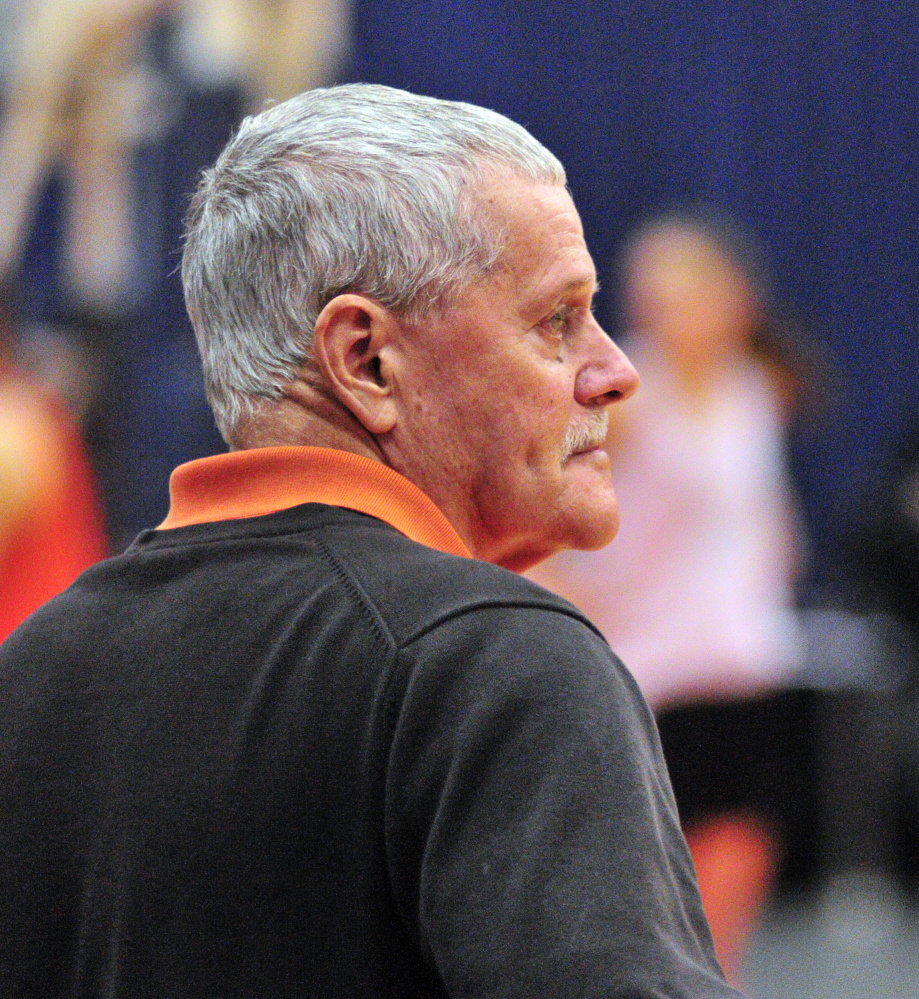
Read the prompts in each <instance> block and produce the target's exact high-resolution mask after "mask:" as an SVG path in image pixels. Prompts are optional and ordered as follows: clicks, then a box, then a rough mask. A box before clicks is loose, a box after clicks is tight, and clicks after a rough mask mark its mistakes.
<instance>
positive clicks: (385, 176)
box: [182, 84, 565, 441]
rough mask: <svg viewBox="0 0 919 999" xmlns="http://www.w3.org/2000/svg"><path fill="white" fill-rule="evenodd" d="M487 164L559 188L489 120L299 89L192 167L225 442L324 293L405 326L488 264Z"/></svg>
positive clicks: (272, 390)
mask: <svg viewBox="0 0 919 999" xmlns="http://www.w3.org/2000/svg"><path fill="white" fill-rule="evenodd" d="M496 170H498V171H501V170H505V171H508V172H510V173H512V174H514V175H516V176H520V177H521V178H523V179H525V180H528V181H531V182H533V183H547V184H557V185H563V184H564V183H565V172H564V169H563V167H562V165H561V163H559V161H558V160H557V159H556V158H555V156H553V155H552V153H550V152H549V151H548V150H547V149H546V148H545V147H543V146H542V145H541V144H540V143H539V142H537V141H536V139H534V138H533V137H532V136H531V135H530V134H529V132H527V131H526V129H524V128H522V127H521V126H520V125H517V124H515V123H514V122H512V121H510V120H509V119H507V118H505V117H503V116H502V115H499V114H496V113H495V112H493V111H488V110H486V109H484V108H480V107H476V106H474V105H472V104H462V103H457V102H453V101H441V100H435V99H433V98H430V97H420V96H416V95H414V94H409V93H406V92H404V91H401V90H394V89H392V88H390V87H382V86H375V85H368V84H351V85H347V86H341V87H330V88H324V89H317V90H311V91H308V92H306V93H304V94H301V95H299V96H298V97H294V98H292V99H291V100H288V101H285V102H284V103H283V104H278V105H275V106H273V107H270V108H268V109H267V110H265V111H263V112H262V113H261V114H258V115H256V116H254V117H251V118H247V119H245V120H244V121H243V123H242V125H241V126H240V129H239V131H238V132H237V134H236V135H235V137H234V138H233V139H232V140H231V141H230V143H229V144H228V145H227V147H226V149H224V151H223V153H222V154H221V155H220V157H219V159H218V160H217V163H216V164H215V166H214V167H213V168H212V169H210V170H206V171H204V174H203V175H202V179H201V182H200V184H199V186H198V190H197V191H196V193H195V195H194V198H193V199H192V202H191V206H190V209H189V213H188V217H187V220H186V234H185V249H184V255H183V258H182V280H183V283H184V286H185V299H186V304H187V306H188V312H189V315H190V316H191V321H192V325H193V326H194V329H195V335H196V337H197V339H198V347H199V349H200V351H201V357H202V361H203V365H204V377H205V386H206V388H207V394H208V399H209V401H210V404H211V408H212V409H213V411H214V416H215V418H216V421H217V426H218V427H219V429H220V431H221V433H222V434H223V436H224V437H225V438H226V440H227V441H232V438H233V436H234V434H235V431H236V429H237V428H238V426H239V425H240V422H241V421H242V420H243V419H245V418H247V417H249V416H251V415H252V414H253V413H254V412H256V411H257V409H258V407H259V403H260V400H264V399H266V398H267V399H277V398H279V397H280V396H281V395H282V392H283V388H284V386H285V385H286V384H287V383H288V382H290V380H291V379H292V378H293V377H294V375H295V373H296V371H297V369H298V368H299V367H300V366H301V365H302V364H303V363H304V362H305V361H306V358H307V356H308V353H309V350H310V346H311V342H312V336H313V330H314V326H315V323H316V319H317V318H318V316H319V313H320V312H321V311H322V309H323V308H324V307H325V305H326V304H327V303H328V302H329V301H331V299H333V298H334V297H335V296H336V295H338V294H342V293H343V292H348V291H350V292H356V293H359V294H363V295H366V296H367V297H368V298H372V299H374V300H375V301H377V302H379V303H380V304H381V305H383V306H385V307H386V308H389V309H391V310H392V311H393V312H395V313H396V314H398V315H400V316H403V317H405V318H406V319H409V320H418V319H422V318H424V317H425V316H426V315H427V314H428V313H429V312H430V311H431V310H432V309H433V308H434V307H437V306H444V305H447V304H449V302H450V301H452V300H453V298H454V297H455V296H456V295H458V294H460V293H461V292H462V291H464V290H465V289H466V288H468V287H469V286H470V285H471V284H473V283H474V282H475V281H477V280H480V279H482V278H483V277H486V276H487V275H488V274H490V273H491V272H493V270H494V269H495V267H496V266H497V264H498V262H499V261H500V259H501V254H502V251H503V248H504V240H505V234H504V232H503V231H502V229H501V226H500V225H499V223H498V222H497V220H495V219H494V218H493V217H491V216H490V215H489V214H488V213H487V212H486V211H484V210H483V208H482V206H481V204H480V202H479V201H478V200H477V198H476V192H477V191H478V190H479V188H480V187H481V184H482V182H483V180H485V179H486V178H487V175H488V173H489V171H491V172H494V171H496Z"/></svg>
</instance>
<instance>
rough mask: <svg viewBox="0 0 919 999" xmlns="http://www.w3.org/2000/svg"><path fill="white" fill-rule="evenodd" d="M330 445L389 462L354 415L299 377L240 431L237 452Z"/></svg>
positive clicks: (234, 441)
mask: <svg viewBox="0 0 919 999" xmlns="http://www.w3.org/2000/svg"><path fill="white" fill-rule="evenodd" d="M285 446H286V447H298V446H299V447H328V448H335V449H336V450H338V451H350V452H351V453H352V454H359V455H362V456H363V457H365V458H370V459H371V460H372V461H379V462H381V463H383V464H388V462H387V461H386V460H385V458H384V456H383V452H382V451H381V450H380V447H379V445H378V444H377V441H376V438H375V437H374V436H373V435H372V434H371V433H369V432H368V431H367V430H366V429H365V428H364V427H363V426H362V425H361V423H360V422H359V421H358V420H357V419H356V418H355V417H354V415H353V414H352V413H351V412H349V411H348V410H346V409H345V408H344V407H343V406H342V405H341V404H340V403H339V402H338V400H337V399H335V397H334V396H332V395H331V394H330V393H329V392H327V391H324V390H323V388H322V387H321V386H320V385H318V384H316V383H315V382H308V381H304V380H302V379H298V380H296V381H294V382H292V383H291V384H290V385H288V386H286V387H285V394H284V396H283V397H282V398H281V399H278V400H276V401H275V400H270V401H266V402H265V403H263V404H262V405H261V406H260V408H259V409H258V411H257V412H256V414H255V415H254V416H252V417H250V418H249V419H248V420H246V421H245V422H244V423H243V424H242V425H241V426H240V427H239V429H238V430H237V433H236V435H235V438H234V440H233V443H232V450H234V451H248V450H250V449H252V448H260V447H285Z"/></svg>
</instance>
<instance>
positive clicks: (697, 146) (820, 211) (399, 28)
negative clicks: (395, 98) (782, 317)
mask: <svg viewBox="0 0 919 999" xmlns="http://www.w3.org/2000/svg"><path fill="white" fill-rule="evenodd" d="M356 32H357V45H356V56H355V60H354V64H353V65H352V67H351V69H350V73H349V76H350V78H351V79H360V80H366V81H372V82H380V83H388V84H391V85H394V86H399V87H405V88H407V89H409V90H414V91H418V92H423V93H428V94H432V95H434V96H439V97H446V98H453V99H460V100H469V101H473V102H475V103H479V104H484V105H486V106H488V107H492V108H494V109H496V110H498V111H501V112H503V113H505V114H507V115H509V116H510V117H512V118H514V119H515V120H517V121H519V122H521V123H522V124H524V125H526V126H527V127H528V128H529V129H530V130H531V131H532V132H533V133H534V134H535V135H536V136H537V137H538V138H540V139H541V140H542V141H543V142H545V143H546V144H547V145H548V146H549V147H550V148H551V149H553V151H555V152H556V153H557V154H558V155H559V156H560V158H561V159H562V160H563V162H564V163H565V165H566V167H567V169H568V171H569V177H570V182H571V186H572V189H573V192H574V195H575V200H576V201H577V203H578V205H579V207H580V209H581V212H582V215H583V217H584V223H585V229H586V232H587V237H588V243H589V245H590V247H591V250H592V252H593V254H594V256H595V259H596V260H597V264H598V268H599V270H600V273H601V276H602V275H604V274H606V275H607V276H608V277H609V276H611V274H612V270H613V262H614V259H615V253H616V250H617V247H618V246H619V245H620V243H621V240H622V238H623V236H624V234H625V232H626V231H627V230H628V228H629V226H630V225H631V224H632V223H633V222H634V221H635V220H636V219H637V218H639V217H640V216H642V215H644V214H646V213H647V212H649V211H652V210H654V209H655V208H658V207H662V206H665V205H667V204H669V203H672V202H674V201H676V200H686V199H706V200H710V201H714V202H717V203H720V204H721V205H723V206H725V207H727V208H728V209H730V210H732V211H733V212H734V213H736V214H737V215H738V216H739V217H740V218H741V220H742V221H744V222H745V223H747V224H748V225H749V226H750V227H751V228H752V229H753V230H754V231H755V232H756V233H758V234H759V236H760V237H762V239H763V240H764V241H765V243H766V244H767V246H768V247H769V248H770V250H771V252H772V255H773V262H774V265H775V272H776V278H777V285H778V287H779V288H780V290H781V291H782V292H783V293H784V294H785V295H786V296H787V297H788V298H789V299H790V300H791V301H792V302H793V303H794V304H795V305H797V307H798V308H799V309H800V310H801V311H802V312H803V313H804V314H805V315H806V316H807V317H808V318H809V319H810V320H811V324H812V334H811V335H812V336H813V338H814V341H815V343H817V344H818V345H819V346H820V347H821V348H822V349H823V350H824V352H825V354H826V356H827V358H828V359H829V361H830V362H831V363H832V365H833V366H834V369H835V373H836V376H837V377H836V378H835V379H834V386H835V390H834V392H833V394H832V398H831V403H830V410H829V412H828V413H826V414H825V416H824V418H823V422H822V424H819V425H817V426H815V427H813V428H812V429H811V431H810V432H809V433H808V434H807V436H806V437H804V438H803V439H802V440H801V442H800V443H799V446H798V448H797V451H796V454H797V459H796V466H797V472H798V475H799V479H800V482H801V486H802V490H803V492H804V499H805V503H806V507H807V509H808V512H809V514H810V519H811V530H812V534H813V537H814V548H815V552H816V572H817V576H818V577H819V578H821V579H823V580H830V579H833V578H836V577H837V576H838V575H840V574H842V575H843V576H844V575H845V566H844V565H840V564H838V561H839V560H838V558H837V553H838V552H839V547H838V542H839V540H840V538H842V537H843V536H844V535H845V533H846V531H848V530H850V529H851V528H852V527H853V526H854V525H856V524H857V519H858V510H859V508H860V506H861V504H862V503H863V502H864V500H865V498H866V497H867V496H869V495H870V494H872V493H873V492H876V491H877V490H878V489H879V488H880V487H881V484H882V483H883V481H884V478H885V476H886V474H887V473H888V471H889V470H890V468H891V466H892V464H893V462H894V458H895V453H896V449H897V446H898V442H899V441H900V440H901V439H902V437H903V436H904V434H905V433H906V432H907V428H908V427H910V426H911V425H912V423H913V414H916V413H919V405H917V402H919V399H917V395H919V388H917V386H919V377H917V376H919V349H917V345H916V327H917V325H919V324H917V318H919V302H917V294H916V282H915V279H914V272H915V270H916V263H917V231H916V226H917V217H919V212H917V208H919V184H917V150H919V142H917V139H919V114H917V108H916V94H917V93H919V8H916V7H915V6H912V5H907V4H896V3H894V4H889V3H880V2H866V3H855V2H847V0H832V2H831V0H811V2H808V3H801V2H792V0H773V2H771V3H764V2H762V0H731V2H718V0H669V2H653V0H636V2H632V3H629V4H622V3H600V2H583V3H580V4H578V5H576V6H575V5H571V4H563V3H543V4H535V3H526V2H522V0H519V2H509V0H505V2H500V0H469V2H464V3H457V2H453V3H450V2H442V0H441V2H409V0H359V2H358V3H357V5H356ZM611 285H612V282H611V281H609V280H608V281H607V286H608V288H609V287H610V286H611ZM601 308H602V309H604V312H605V318H606V321H607V323H608V327H609V328H610V329H614V328H615V308H614V303H613V302H612V301H611V300H610V298H607V299H606V300H605V302H602V303H601Z"/></svg>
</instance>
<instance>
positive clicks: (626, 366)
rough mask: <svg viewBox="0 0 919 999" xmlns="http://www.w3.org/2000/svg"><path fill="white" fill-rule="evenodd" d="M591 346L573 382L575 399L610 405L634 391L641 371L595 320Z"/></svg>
mask: <svg viewBox="0 0 919 999" xmlns="http://www.w3.org/2000/svg"><path fill="white" fill-rule="evenodd" d="M592 327H593V328H592V329H591V330H590V335H589V348H588V350H587V351H585V356H584V363H583V364H582V366H581V368H580V370H579V371H578V373H577V376H576V378H575V382H574V397H575V400H576V401H577V402H578V403H580V405H582V406H609V405H611V404H612V403H614V402H622V401H623V400H625V399H628V398H629V396H631V395H634V394H635V391H636V390H637V389H638V372H637V371H636V370H635V368H634V367H633V366H632V362H631V361H630V360H629V359H628V358H627V357H626V356H625V353H624V352H623V351H622V350H620V348H619V347H617V346H616V344H615V343H613V341H612V340H611V339H610V338H609V337H608V336H607V335H606V332H605V330H604V329H603V328H602V327H601V326H600V324H599V323H597V322H595V321H593V320H592Z"/></svg>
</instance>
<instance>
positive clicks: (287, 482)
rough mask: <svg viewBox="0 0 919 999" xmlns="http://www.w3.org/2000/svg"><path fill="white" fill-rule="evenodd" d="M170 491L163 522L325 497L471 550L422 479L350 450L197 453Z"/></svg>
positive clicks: (420, 538) (441, 546) (181, 523)
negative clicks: (207, 455) (203, 455)
mask: <svg viewBox="0 0 919 999" xmlns="http://www.w3.org/2000/svg"><path fill="white" fill-rule="evenodd" d="M169 493H170V499H171V502H170V507H169V516H168V517H167V518H166V519H165V520H164V521H163V523H162V524H160V526H159V530H170V529H172V528H175V527H187V526H188V525H190V524H204V523H210V522H213V521H219V520H237V519H240V518H245V517H260V516H263V515H264V514H268V513H276V512H277V511H278V510H286V509H289V508H290V507H293V506H298V505H299V504H301V503H325V504H327V505H329V506H342V507H346V508H347V509H349V510H357V511H358V512H359V513H366V514H368V515H369V516H371V517H376V518H378V519H379V520H382V521H385V522H386V523H387V524H390V525H391V526H392V527H394V528H395V529H396V530H397V531H401V532H402V534H404V535H406V537H409V538H411V539H412V541H417V542H419V543H420V544H422V545H427V546H428V547H429V548H436V549H438V550H439V551H442V552H447V553H449V554H451V555H464V556H466V557H467V558H469V557H471V555H470V552H469V550H468V549H467V548H466V546H465V545H464V544H463V542H462V540H461V539H460V536H459V535H458V534H457V533H456V531H455V530H454V529H453V527H452V525H451V524H450V522H449V521H448V520H447V518H446V517H445V516H444V515H443V514H442V513H441V512H440V510H439V509H438V508H437V507H436V506H435V505H434V503H433V502H432V501H431V500H430V499H429V498H428V497H427V496H426V495H425V494H424V493H423V492H422V491H421V490H420V489H419V488H418V487H417V486H416V485H414V484H413V483H411V482H409V480H408V479H406V478H405V477H404V476H402V475H400V474H399V473H398V472H396V471H394V470H393V469H391V468H389V467H388V466H387V465H383V464H381V463H380V462H378V461H372V460H371V459H369V458H364V457H362V456H361V455H358V454H351V453H350V452H348V451H337V450H334V449H332V448H325V447H269V448H255V449H253V450H251V451H231V452H230V453H228V454H220V455H215V456H214V457H212V458H199V459H198V460H197V461H190V462H188V463H187V464H185V465H180V466H179V467H178V468H177V469H176V470H175V471H174V472H173V473H172V478H171V479H170V480H169Z"/></svg>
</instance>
